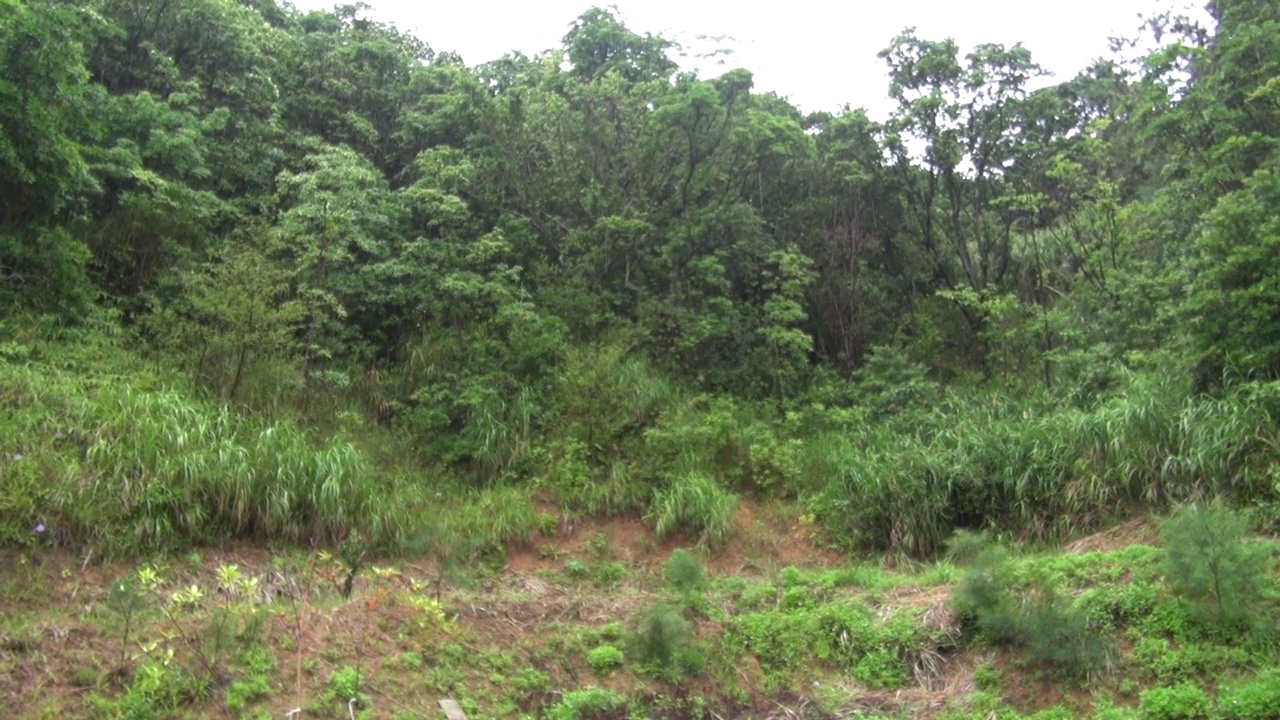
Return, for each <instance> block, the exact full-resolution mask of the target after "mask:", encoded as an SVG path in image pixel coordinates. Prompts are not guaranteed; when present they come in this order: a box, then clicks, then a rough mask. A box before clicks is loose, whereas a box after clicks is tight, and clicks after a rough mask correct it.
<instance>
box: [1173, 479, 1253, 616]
mask: <svg viewBox="0 0 1280 720" xmlns="http://www.w3.org/2000/svg"><path fill="white" fill-rule="evenodd" d="M1246 529H1247V524H1246V522H1245V519H1244V517H1243V516H1242V515H1241V514H1239V513H1237V512H1235V511H1233V510H1231V509H1229V508H1227V507H1225V506H1223V505H1222V504H1221V503H1218V502H1214V503H1211V504H1207V505H1201V504H1192V505H1184V506H1183V507H1180V508H1178V509H1177V510H1176V511H1175V512H1174V513H1173V515H1172V516H1171V517H1170V518H1169V519H1168V520H1166V521H1165V523H1164V525H1163V527H1162V528H1161V534H1162V535H1163V538H1164V548H1165V554H1164V570H1165V576H1166V580H1167V581H1168V583H1169V585H1170V586H1172V587H1173V588H1174V590H1176V591H1177V592H1178V593H1179V594H1180V595H1182V596H1183V597H1185V598H1188V599H1190V600H1192V601H1193V602H1195V603H1196V604H1197V606H1198V608H1199V609H1200V610H1201V611H1203V612H1204V614H1205V615H1206V616H1207V617H1208V618H1209V619H1211V620H1214V621H1217V622H1219V623H1223V624H1227V625H1232V626H1238V625H1244V624H1247V622H1248V620H1249V618H1250V617H1251V616H1252V614H1253V609H1254V607H1255V606H1256V603H1257V602H1258V599H1259V595H1260V589H1261V588H1260V582H1259V581H1260V578H1261V577H1262V567H1263V561H1264V557H1263V555H1262V554H1261V553H1260V552H1258V551H1256V550H1255V549H1253V548H1250V547H1247V546H1245V544H1244V542H1243V540H1244V535H1245V531H1246Z"/></svg>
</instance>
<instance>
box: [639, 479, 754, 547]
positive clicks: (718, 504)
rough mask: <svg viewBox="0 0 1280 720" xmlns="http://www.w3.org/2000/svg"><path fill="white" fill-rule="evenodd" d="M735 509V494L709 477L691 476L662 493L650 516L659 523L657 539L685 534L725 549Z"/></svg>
mask: <svg viewBox="0 0 1280 720" xmlns="http://www.w3.org/2000/svg"><path fill="white" fill-rule="evenodd" d="M736 505H737V498H735V497H734V495H733V493H730V492H729V491H727V490H725V489H724V488H722V487H720V486H719V485H717V484H716V482H715V480H713V479H712V478H711V477H710V476H708V475H706V474H704V473H700V472H691V473H688V474H686V475H683V476H681V477H680V478H678V479H677V480H676V481H675V482H674V483H673V484H672V485H671V487H669V488H667V489H666V490H664V491H662V492H659V493H658V494H657V495H656V496H655V497H654V501H653V505H652V506H651V507H650V509H649V512H650V514H651V515H652V517H653V518H654V520H655V522H656V525H657V531H658V537H662V538H665V537H668V536H670V535H672V534H673V533H676V532H685V533H688V534H690V535H693V536H697V537H698V538H699V541H700V542H704V543H706V544H708V545H711V546H713V547H714V546H720V545H723V544H724V543H726V542H727V541H728V540H729V536H730V535H732V533H733V511H734V508H735V507H736Z"/></svg>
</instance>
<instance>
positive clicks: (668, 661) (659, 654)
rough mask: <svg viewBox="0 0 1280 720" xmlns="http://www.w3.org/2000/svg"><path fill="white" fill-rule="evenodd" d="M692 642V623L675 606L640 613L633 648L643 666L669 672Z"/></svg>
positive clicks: (665, 605) (652, 608)
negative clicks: (677, 658)
mask: <svg viewBox="0 0 1280 720" xmlns="http://www.w3.org/2000/svg"><path fill="white" fill-rule="evenodd" d="M692 640H693V623H691V622H689V621H688V620H686V619H685V618H684V616H683V615H682V614H681V613H680V610H679V609H678V608H676V607H675V606H673V605H669V604H666V603H659V604H657V605H655V606H653V607H651V608H649V609H648V610H646V611H644V612H642V613H640V615H639V617H638V618H637V620H636V627H635V631H634V633H633V635H632V641H631V646H632V648H633V651H634V653H635V657H636V659H637V660H639V661H640V662H641V663H644V664H647V665H653V666H655V667H658V668H662V669H667V668H670V667H672V666H673V664H674V662H675V660H676V657H677V654H678V653H679V651H680V650H681V648H683V647H684V646H686V645H688V644H689V642H691V641H692Z"/></svg>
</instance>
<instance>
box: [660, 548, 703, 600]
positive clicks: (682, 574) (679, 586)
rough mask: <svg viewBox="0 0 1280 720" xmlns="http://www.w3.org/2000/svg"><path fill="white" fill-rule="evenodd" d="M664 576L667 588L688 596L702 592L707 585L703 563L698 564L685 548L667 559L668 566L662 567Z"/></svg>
mask: <svg viewBox="0 0 1280 720" xmlns="http://www.w3.org/2000/svg"><path fill="white" fill-rule="evenodd" d="M662 575H663V577H664V578H665V579H666V581H667V587H669V588H671V589H672V590H675V591H676V592H680V593H684V594H686V595H691V594H693V593H697V592H700V591H701V590H702V588H703V586H704V585H705V579H704V578H703V574H702V563H700V562H698V559H697V558H696V557H694V556H693V553H691V552H689V551H688V550H685V549H683V548H681V549H679V550H676V551H675V552H673V553H671V557H669V558H667V562H666V564H665V565H663V566H662Z"/></svg>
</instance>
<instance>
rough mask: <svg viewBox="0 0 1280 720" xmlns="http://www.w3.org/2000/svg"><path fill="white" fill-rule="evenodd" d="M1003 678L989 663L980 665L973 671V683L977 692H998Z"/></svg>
mask: <svg viewBox="0 0 1280 720" xmlns="http://www.w3.org/2000/svg"><path fill="white" fill-rule="evenodd" d="M1001 680H1003V676H1002V675H1001V673H1000V671H999V670H998V669H997V668H995V667H993V666H992V665H991V664H990V663H982V664H981V665H979V666H977V667H975V668H974V669H973V683H974V685H976V686H977V687H978V689H979V690H992V691H995V690H999V689H1000V682H1001Z"/></svg>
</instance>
